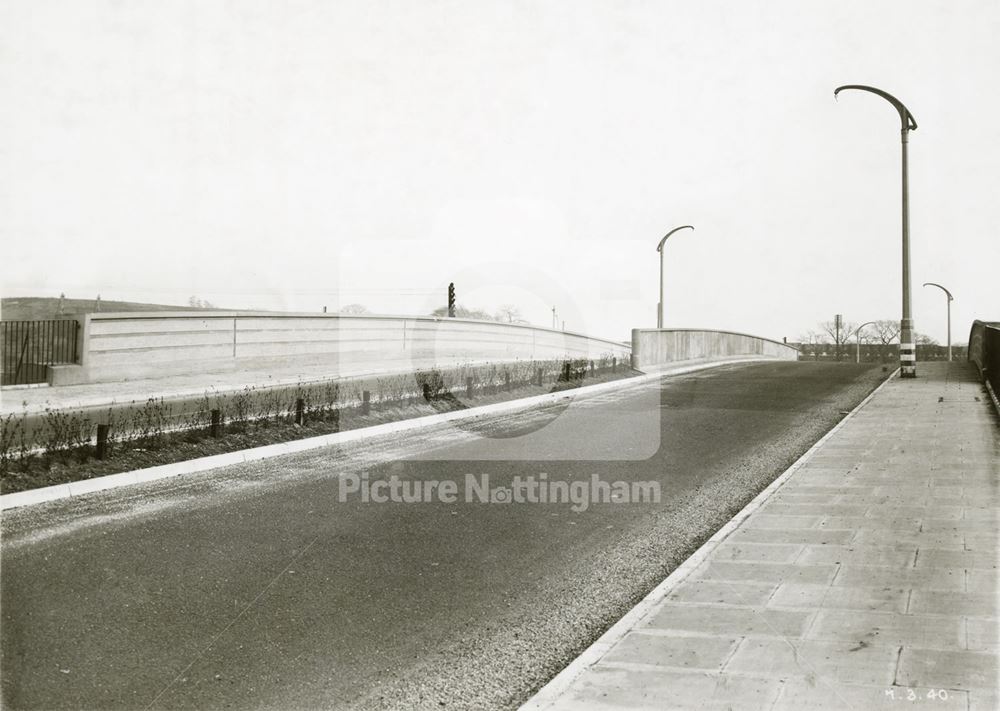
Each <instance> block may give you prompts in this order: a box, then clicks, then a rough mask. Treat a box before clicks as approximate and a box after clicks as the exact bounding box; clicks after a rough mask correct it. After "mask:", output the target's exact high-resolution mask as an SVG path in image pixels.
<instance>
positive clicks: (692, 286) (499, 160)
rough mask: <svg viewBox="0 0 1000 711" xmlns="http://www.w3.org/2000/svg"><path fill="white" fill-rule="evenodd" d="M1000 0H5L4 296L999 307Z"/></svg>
mask: <svg viewBox="0 0 1000 711" xmlns="http://www.w3.org/2000/svg"><path fill="white" fill-rule="evenodd" d="M997 36H1000V2H997V1H996V0H963V1H962V2H954V1H953V0H952V1H941V2H932V1H930V0H906V1H902V0H901V1H883V2H877V3H873V2H870V0H860V1H850V0H846V1H845V0H838V1H837V2H829V1H819V0H814V1H808V2H807V1H804V0H768V1H767V2H763V1H760V0H740V1H739V2H736V1H735V0H730V1H727V2H718V1H711V0H709V1H705V2H696V3H695V2H688V1H659V2H640V1H638V0H624V1H623V0H606V1H596V0H571V1H556V0H552V1H547V2H537V1H531V2H526V1H521V2H519V1H516V0H515V1H509V0H504V1H499V0H498V1H496V2H492V1H485V0H484V1H471V2H470V1H468V0H465V1H451V2H444V1H431V0H428V1H414V0H406V1H398V2H396V1H385V2H374V1H372V0H361V1H358V2H355V1H352V0H338V1H334V2H331V1H327V0H309V1H305V0H300V1H295V0H290V1H288V2H257V1H254V0H238V1H237V0H229V1H224V0H167V1H164V0H147V1H142V0H91V1H89V2H80V1H79V0H7V2H5V3H3V4H2V6H0V91H2V95H3V96H4V101H3V107H2V108H0V240H2V242H3V245H4V246H3V250H2V258H0V259H2V261H0V293H2V294H3V296H58V295H59V294H60V293H65V294H66V296H67V297H75V298H93V297H94V296H96V294H100V295H101V297H102V298H103V299H125V300H136V301H148V302H163V303H179V304H183V303H186V302H187V300H188V299H189V297H190V296H197V297H199V298H202V299H207V300H209V301H211V302H212V303H214V304H216V305H219V306H225V307H233V308H260V309H288V310H297V311H320V310H322V308H323V307H324V306H327V307H328V308H329V309H330V310H331V311H335V310H337V309H338V308H339V307H341V306H343V305H345V304H349V303H361V304H364V305H365V306H367V307H368V308H369V309H370V310H371V311H373V312H378V313H401V314H427V313H429V312H430V311H432V310H433V309H434V308H436V307H438V306H441V305H443V304H444V302H445V294H446V288H447V285H448V283H449V282H454V283H455V286H456V291H457V294H458V300H459V303H461V304H463V305H465V306H468V307H473V308H482V309H485V310H487V311H491V312H492V311H494V310H496V309H497V308H498V307H500V306H501V305H503V304H514V305H515V306H517V308H518V309H519V310H520V312H521V314H522V315H523V317H524V318H525V319H527V320H528V321H530V322H532V323H535V324H538V325H543V326H550V325H552V323H553V312H552V310H553V308H555V311H556V314H555V323H556V324H557V325H558V326H559V327H562V326H563V323H564V324H565V328H566V329H567V330H573V331H577V332H583V333H587V334H590V335H594V336H602V337H608V338H613V339H616V340H622V339H627V338H629V334H630V330H631V329H632V328H637V327H654V326H655V325H656V303H657V300H658V294H657V292H658V284H659V268H660V262H659V258H658V255H657V252H656V245H657V243H658V241H659V240H660V238H661V237H662V236H663V235H664V234H665V233H666V232H667V231H668V230H670V229H671V228H673V227H676V226H679V225H693V226H694V227H695V229H694V231H691V230H683V231H681V232H678V233H676V234H675V235H673V236H672V237H671V238H670V239H669V240H668V242H667V244H666V248H665V252H664V282H665V284H664V304H665V309H664V312H665V325H666V326H668V327H678V328H717V329H727V330H735V331H741V332H746V333H752V334H756V335H761V336H766V337H770V338H776V339H780V338H782V337H787V338H788V339H789V340H797V339H798V338H799V337H800V336H801V335H803V334H805V333H807V332H808V331H810V330H815V329H817V325H818V323H819V322H821V321H828V320H832V318H833V315H834V314H836V313H840V314H843V315H844V318H845V319H846V320H847V321H849V322H854V323H860V322H862V321H867V320H872V319H882V318H887V319H898V318H899V316H900V312H901V306H900V298H901V297H900V292H901V257H900V252H901V247H900V245H901V237H900V142H899V137H900V134H899V127H900V126H899V117H898V115H897V114H896V112H895V110H894V109H893V108H892V107H891V106H890V105H889V104H888V103H886V102H885V101H883V100H882V99H880V98H878V97H876V96H874V95H871V94H865V93H860V92H846V93H843V94H841V95H840V98H839V99H838V100H835V99H834V96H833V90H834V88H835V87H837V86H839V85H841V84H868V85H873V86H876V87H879V88H881V89H883V90H885V91H888V92H890V93H892V94H894V95H895V96H897V97H898V98H899V99H900V100H902V101H903V102H904V103H905V104H906V105H907V106H908V107H909V109H910V111H911V112H912V114H913V115H914V117H915V118H916V120H917V123H918V129H917V130H915V131H913V132H912V133H911V134H910V201H911V248H912V282H913V286H912V294H913V315H914V319H915V323H916V329H917V330H918V331H919V332H922V333H926V334H928V335H930V336H932V337H934V338H936V339H937V340H939V341H941V342H943V341H944V340H945V337H946V336H945V297H944V295H943V294H942V293H941V292H940V291H938V290H937V289H934V288H931V287H926V288H925V287H922V286H921V285H922V284H923V283H924V282H928V281H932V282H938V283H941V284H943V285H945V286H946V287H948V288H949V289H950V290H951V291H952V293H953V294H954V297H955V301H954V302H953V306H952V309H953V310H952V319H953V340H954V341H955V342H956V343H959V342H964V341H965V340H966V339H967V338H968V331H969V326H970V325H971V322H972V320H973V319H976V318H980V319H987V320H1000V278H998V275H997V272H998V269H997V264H998V262H1000V260H998V257H1000V246H998V245H1000V242H998V234H997V226H998V225H1000V201H998V199H997V197H998V196H1000V120H998V110H1000V81H997V70H998V68H1000V43H998V42H997V41H996V37H997Z"/></svg>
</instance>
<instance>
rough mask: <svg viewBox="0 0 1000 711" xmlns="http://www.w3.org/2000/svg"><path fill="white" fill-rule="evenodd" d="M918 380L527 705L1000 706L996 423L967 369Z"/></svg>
mask: <svg viewBox="0 0 1000 711" xmlns="http://www.w3.org/2000/svg"><path fill="white" fill-rule="evenodd" d="M918 375H919V377H918V378H917V379H916V380H900V379H899V378H898V377H894V378H893V379H892V380H890V381H888V382H887V383H886V384H885V385H884V386H882V388H881V389H880V390H878V391H877V392H876V393H875V394H874V395H873V396H872V397H871V398H870V399H869V400H868V401H867V402H866V403H865V404H863V406H861V407H860V409H858V410H856V411H855V413H854V414H853V415H852V416H850V417H848V418H846V419H845V420H844V421H843V422H842V423H841V425H839V426H838V428H837V429H836V430H835V431H833V432H832V433H831V434H830V435H828V436H827V437H826V438H824V439H823V440H821V442H819V443H818V445H817V446H816V447H814V448H813V450H811V451H810V452H809V453H807V454H806V455H805V456H804V457H803V459H802V460H800V461H799V462H797V463H796V465H793V467H792V468H791V469H790V470H789V471H788V472H786V474H785V475H783V477H782V478H780V479H779V480H778V481H776V482H775V484H774V485H773V487H772V488H769V490H766V491H765V492H763V493H762V494H761V496H759V497H758V498H757V499H756V500H755V501H754V502H752V503H751V504H750V505H749V506H748V507H747V509H744V511H743V512H741V514H740V515H738V516H737V518H736V519H735V520H734V523H733V524H732V525H731V526H727V527H726V528H724V529H723V531H722V532H720V534H718V535H716V536H715V537H713V539H711V540H710V541H709V542H708V543H706V544H705V545H704V546H703V547H702V548H701V549H699V551H698V552H697V553H695V554H694V556H692V558H690V559H689V560H688V561H687V562H686V563H685V564H683V565H682V566H681V567H680V568H679V569H678V570H677V571H676V572H675V573H674V574H672V575H671V576H670V577H669V578H668V579H667V580H665V581H664V582H663V583H662V584H661V585H660V586H658V587H657V588H656V589H655V590H654V591H653V593H651V594H650V595H649V596H648V597H647V598H646V599H645V600H644V601H643V602H642V603H640V604H639V605H638V606H637V607H636V608H634V610H633V611H632V612H630V613H628V614H627V615H626V616H625V617H624V618H623V619H622V621H621V622H620V623H619V624H616V625H614V626H613V627H611V629H609V630H608V631H607V632H606V633H605V634H604V636H603V637H601V638H600V639H598V641H597V642H595V643H594V644H593V645H592V646H591V647H590V648H589V649H588V650H587V651H585V652H584V653H583V654H582V655H581V656H580V657H579V658H578V659H577V660H576V661H574V662H573V663H571V664H570V665H569V667H567V668H566V669H565V670H564V671H563V672H562V673H561V674H559V675H558V676H557V677H555V679H553V680H552V681H551V682H550V683H549V684H548V685H547V686H546V687H544V688H543V689H542V690H541V691H540V692H539V693H538V694H537V695H536V696H535V697H533V698H532V699H531V700H530V701H529V702H528V703H527V704H526V705H525V706H524V707H523V708H524V709H531V710H538V709H549V710H551V711H556V710H561V709H573V710H574V711H579V710H588V709H591V710H596V709H704V708H710V709H723V708H724V709H769V710H771V711H777V710H778V709H803V708H809V709H883V708H928V709H930V708H933V709H963V710H966V709H968V710H971V711H979V710H986V709H997V708H1000V696H998V669H1000V656H998V651H1000V647H998V644H1000V642H998V626H1000V623H998V617H1000V596H998V568H997V566H998V545H997V544H998V534H1000V427H998V425H1000V421H998V416H997V413H996V411H995V410H994V406H993V404H992V402H991V401H990V398H989V396H988V395H987V394H986V391H985V390H984V388H983V386H982V385H981V383H980V382H979V381H978V380H977V378H976V374H975V371H974V370H973V369H970V368H968V367H967V365H966V364H964V363H954V364H948V363H921V364H920V365H919V366H918Z"/></svg>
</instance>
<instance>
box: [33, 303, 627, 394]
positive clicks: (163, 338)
mask: <svg viewBox="0 0 1000 711" xmlns="http://www.w3.org/2000/svg"><path fill="white" fill-rule="evenodd" d="M81 321H82V325H83V327H82V328H81V329H80V333H81V336H80V338H81V343H80V350H79V352H80V353H81V354H82V355H81V362H80V364H79V365H72V366H54V367H52V368H51V377H50V382H51V383H52V384H53V385H63V384H74V383H88V382H113V381H121V380H136V379H145V378H155V377H160V376H167V375H177V374H185V373H198V372H225V371H234V370H236V371H239V370H248V371H252V370H261V369H267V368H269V367H274V366H279V365H280V366H282V367H285V368H287V367H289V366H295V365H302V366H329V373H330V375H353V374H356V373H361V372H374V371H385V372H389V371H398V370H412V369H422V368H431V367H446V366H452V365H457V364H462V363H477V362H489V361H515V360H546V359H553V358H586V359H596V358H600V357H602V356H611V357H616V358H618V360H619V361H620V362H624V361H625V360H626V359H627V358H628V357H629V355H630V350H631V349H630V348H629V346H628V345H627V344H625V343H617V342H615V341H608V340H604V339H598V338H590V337H588V336H584V335H582V334H578V333H568V332H563V331H555V330H552V329H547V328H538V327H534V326H525V325H519V324H504V323H495V322H490V321H475V320H470V319H448V318H434V317H411V316H341V315H335V314H273V313H247V312H211V313H198V312H195V313H192V312H157V313H107V314H88V315H86V316H83V317H81Z"/></svg>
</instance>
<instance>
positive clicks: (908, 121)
mask: <svg viewBox="0 0 1000 711" xmlns="http://www.w3.org/2000/svg"><path fill="white" fill-rule="evenodd" d="M844 89H857V90H858V91H867V92H869V93H871V94H875V95H877V96H881V97H882V98H883V99H885V100H886V101H888V102H889V103H890V104H892V105H893V107H894V108H895V109H896V111H898V112H899V120H900V122H901V123H902V127H903V130H904V131H913V130H915V129H916V128H917V120H916V119H915V118H913V114H911V113H910V110H909V109H908V108H906V106H905V105H904V104H903V102H902V101H900V100H899V99H897V98H896V97H895V96H893V95H892V94H890V93H889V92H887V91H882V90H881V89H876V88H875V87H873V86H865V85H864V84H845V85H844V86H838V87H837V89H836V90H835V91H834V92H833V98H835V99H836V98H837V94H839V93H840V92H842V91H843V90H844Z"/></svg>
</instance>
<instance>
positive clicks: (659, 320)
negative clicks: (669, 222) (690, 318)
mask: <svg viewBox="0 0 1000 711" xmlns="http://www.w3.org/2000/svg"><path fill="white" fill-rule="evenodd" d="M693 229H694V227H692V226H691V225H681V226H680V227H675V228H674V229H672V230H670V231H669V232H667V234H665V235H664V236H663V239H661V240H660V243H659V244H658V245H656V251H657V252H659V253H660V301H659V302H658V303H657V304H656V327H657V328H663V244H664V243H665V242H666V241H667V237H669V236H670V235H672V234H673V233H674V232H677V231H678V230H693Z"/></svg>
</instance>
